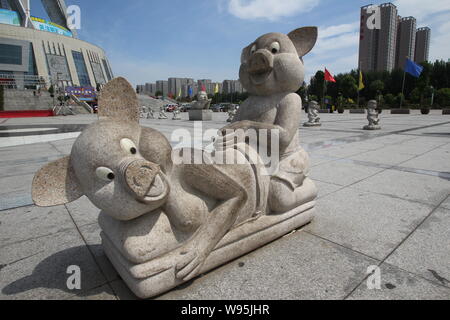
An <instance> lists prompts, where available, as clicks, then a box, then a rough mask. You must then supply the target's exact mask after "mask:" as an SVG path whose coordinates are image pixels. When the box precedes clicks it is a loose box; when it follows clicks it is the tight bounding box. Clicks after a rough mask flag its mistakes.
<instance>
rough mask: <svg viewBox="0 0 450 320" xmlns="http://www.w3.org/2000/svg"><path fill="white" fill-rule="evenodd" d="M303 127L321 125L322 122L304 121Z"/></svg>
mask: <svg viewBox="0 0 450 320" xmlns="http://www.w3.org/2000/svg"><path fill="white" fill-rule="evenodd" d="M303 126H304V127H321V126H322V124H321V123H318V122H305V123H304V124H303Z"/></svg>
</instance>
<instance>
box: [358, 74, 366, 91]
mask: <svg viewBox="0 0 450 320" xmlns="http://www.w3.org/2000/svg"><path fill="white" fill-rule="evenodd" d="M364 88H365V86H364V82H363V75H362V72H361V71H359V86H358V91H361V90H362V89H364Z"/></svg>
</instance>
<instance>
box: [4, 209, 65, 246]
mask: <svg viewBox="0 0 450 320" xmlns="http://www.w3.org/2000/svg"><path fill="white" fill-rule="evenodd" d="M73 227H74V225H73V222H72V220H71V219H70V216H69V213H68V212H67V210H66V208H65V207H64V206H57V207H51V208H39V207H36V206H30V207H23V208H16V209H11V210H5V211H1V212H0V249H1V248H2V247H4V246H6V245H9V244H13V243H16V242H21V241H26V240H30V239H35V238H39V237H42V236H46V235H50V234H55V233H58V232H62V231H66V230H71V229H72V228H73Z"/></svg>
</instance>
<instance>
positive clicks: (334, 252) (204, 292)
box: [158, 231, 377, 300]
mask: <svg viewBox="0 0 450 320" xmlns="http://www.w3.org/2000/svg"><path fill="white" fill-rule="evenodd" d="M373 264H377V261H376V260H373V259H369V258H367V257H365V256H363V255H360V254H358V253H355V252H354V251H351V250H348V249H345V248H343V247H341V246H337V245H334V244H332V243H330V242H328V241H325V240H322V239H319V238H317V237H315V236H313V235H310V234H307V233H305V232H302V231H298V232H296V233H294V234H291V235H289V236H286V237H284V238H282V239H280V240H277V241H275V242H272V243H270V244H268V245H266V246H264V247H262V248H260V249H258V250H256V251H254V252H252V253H250V254H248V255H246V256H244V257H241V258H238V259H236V260H235V261H233V262H230V263H228V264H227V265H225V266H223V267H220V268H218V269H216V270H214V271H212V272H209V273H207V274H206V275H204V276H203V277H201V278H197V279H195V280H194V281H191V282H190V283H188V284H185V285H183V286H181V287H178V288H175V289H174V290H172V291H170V292H169V293H167V294H164V295H162V296H160V297H158V299H202V300H204V299H213V300H220V299H232V300H247V299H256V300H258V299H268V300H271V299H290V300H302V299H342V298H344V297H345V296H346V295H347V294H349V293H350V292H351V290H353V289H354V288H355V287H356V286H357V285H358V284H359V283H360V281H362V279H363V278H364V277H365V274H366V271H367V268H368V267H369V266H370V265H373Z"/></svg>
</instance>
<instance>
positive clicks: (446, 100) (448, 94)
mask: <svg viewBox="0 0 450 320" xmlns="http://www.w3.org/2000/svg"><path fill="white" fill-rule="evenodd" d="M436 103H437V104H438V105H439V106H441V107H442V108H445V107H448V106H450V88H442V89H439V90H438V91H437V92H436Z"/></svg>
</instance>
